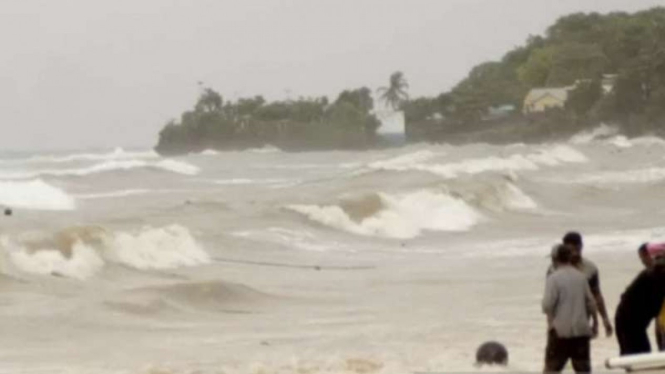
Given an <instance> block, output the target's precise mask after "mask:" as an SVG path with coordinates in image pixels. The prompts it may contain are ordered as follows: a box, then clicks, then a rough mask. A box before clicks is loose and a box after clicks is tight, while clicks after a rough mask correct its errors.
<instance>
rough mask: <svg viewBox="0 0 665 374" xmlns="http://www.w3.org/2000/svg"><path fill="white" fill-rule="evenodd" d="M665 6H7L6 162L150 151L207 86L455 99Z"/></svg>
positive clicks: (127, 2)
mask: <svg viewBox="0 0 665 374" xmlns="http://www.w3.org/2000/svg"><path fill="white" fill-rule="evenodd" d="M662 4H663V0H595V1H592V0H547V1H544V0H543V1H537V0H408V1H407V0H400V1H397V0H235V1H225V0H179V1H175V0H104V1H102V0H43V1H37V0H0V6H1V7H0V150H2V149H61V148H87V147H114V146H144V147H147V146H152V145H154V143H155V142H156V139H157V133H158V131H159V129H160V128H161V127H162V125H163V124H164V122H165V121H167V120H168V119H169V118H175V117H177V116H178V115H179V113H180V112H182V111H183V110H184V109H186V108H188V107H190V106H191V105H192V102H193V101H194V100H195V98H196V95H197V91H198V87H197V85H196V82H197V81H199V80H201V81H203V82H205V83H206V84H207V85H209V86H211V87H213V88H215V89H217V90H218V91H220V92H221V93H222V94H223V95H224V96H225V97H228V98H233V97H236V96H238V95H250V94H263V95H264V96H266V97H267V98H269V99H276V98H283V97H285V96H286V95H287V93H289V94H290V96H292V97H296V96H300V95H303V96H314V95H328V96H333V95H335V94H336V93H338V92H339V91H340V90H342V89H344V88H352V87H359V86H363V85H366V86H369V87H370V88H372V89H374V88H377V87H379V86H381V85H384V82H385V81H386V80H387V78H388V75H389V74H390V73H391V72H393V71H395V70H402V71H404V73H405V74H406V77H407V79H408V81H409V83H410V85H411V89H410V93H411V94H412V95H416V96H418V95H431V94H436V93H439V92H442V91H445V90H447V89H449V88H450V87H451V86H452V85H454V84H455V83H456V82H457V81H459V80H460V79H462V78H463V77H464V76H465V75H466V73H467V72H468V70H469V69H470V68H471V67H472V66H473V65H474V64H477V63H479V62H482V61H484V60H490V59H497V58H500V57H501V56H502V55H503V53H505V52H506V51H507V50H508V49H510V48H512V47H514V46H516V45H519V44H521V43H523V42H524V41H525V39H526V37H527V36H528V35H529V34H541V33H542V32H543V31H544V30H545V28H546V27H547V26H548V25H550V24H551V23H552V22H553V21H554V20H555V19H556V18H558V17H559V16H561V15H563V14H567V13H571V12H575V11H600V12H607V11H612V10H628V11H634V10H640V9H647V8H649V7H653V6H656V5H662Z"/></svg>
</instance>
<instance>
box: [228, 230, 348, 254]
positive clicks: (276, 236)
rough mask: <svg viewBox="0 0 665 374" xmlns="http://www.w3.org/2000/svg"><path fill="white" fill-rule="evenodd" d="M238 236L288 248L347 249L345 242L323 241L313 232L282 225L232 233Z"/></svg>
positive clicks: (315, 249) (322, 250)
mask: <svg viewBox="0 0 665 374" xmlns="http://www.w3.org/2000/svg"><path fill="white" fill-rule="evenodd" d="M232 235H233V236H236V237H239V238H247V239H253V240H260V241H268V242H272V243H277V244H280V245H283V246H285V247H289V248H293V247H295V248H297V249H301V250H305V251H313V252H327V251H330V250H336V251H340V250H348V248H347V247H346V245H345V244H343V243H338V242H323V241H322V240H321V239H320V238H318V237H317V236H316V235H314V234H313V233H311V232H309V231H306V230H293V229H288V228H284V227H270V228H268V229H266V230H263V229H261V230H247V231H238V232H234V233H233V234H232Z"/></svg>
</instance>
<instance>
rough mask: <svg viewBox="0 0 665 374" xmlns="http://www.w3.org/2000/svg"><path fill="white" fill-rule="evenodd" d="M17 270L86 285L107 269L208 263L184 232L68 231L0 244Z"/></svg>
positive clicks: (86, 228) (5, 239) (161, 229)
mask: <svg viewBox="0 0 665 374" xmlns="http://www.w3.org/2000/svg"><path fill="white" fill-rule="evenodd" d="M0 247H2V249H3V250H4V252H3V253H4V254H5V255H6V256H7V257H8V258H9V260H10V262H11V263H12V264H13V266H14V267H15V269H17V270H18V271H21V272H25V273H32V274H40V275H59V276H64V277H69V278H74V279H87V278H90V277H91V276H93V275H95V274H96V273H97V272H99V271H100V270H101V269H102V268H103V267H104V266H105V265H106V264H107V263H115V264H121V265H125V266H128V267H131V268H134V269H138V270H151V269H152V270H159V269H174V268H179V267H186V266H197V265H202V264H206V263H209V262H210V258H209V256H208V254H207V253H206V252H205V251H204V250H203V249H202V248H201V247H200V246H199V245H198V243H197V242H196V240H195V239H194V238H193V236H192V235H191V233H190V232H189V230H188V229H187V228H185V227H183V226H179V225H171V226H166V227H159V228H152V227H146V228H143V229H141V230H137V231H132V232H125V231H108V230H106V229H104V228H102V227H98V226H83V227H72V228H69V229H65V230H62V231H58V232H56V233H52V234H48V233H24V234H19V235H14V236H11V237H10V236H3V237H2V238H0Z"/></svg>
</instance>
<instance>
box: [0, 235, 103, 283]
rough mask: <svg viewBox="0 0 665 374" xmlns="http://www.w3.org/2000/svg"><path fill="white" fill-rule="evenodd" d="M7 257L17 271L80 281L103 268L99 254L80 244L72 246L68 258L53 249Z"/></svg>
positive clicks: (25, 252) (22, 251)
mask: <svg viewBox="0 0 665 374" xmlns="http://www.w3.org/2000/svg"><path fill="white" fill-rule="evenodd" d="M9 257H10V259H11V260H12V262H13V264H14V265H15V266H16V268H17V269H18V270H20V271H23V272H26V273H32V274H40V275H59V276H65V277H69V278H74V279H81V280H82V279H86V278H89V277H91V276H93V275H94V274H95V273H97V272H98V271H99V270H100V269H101V268H102V267H103V266H104V260H102V258H101V257H100V256H99V254H98V253H97V252H95V250H94V249H92V248H90V247H88V246H86V245H84V244H82V243H75V244H74V245H73V247H72V254H71V257H69V258H67V257H66V256H65V255H63V253H62V252H60V251H58V250H53V249H45V250H39V251H35V252H32V253H30V252H28V251H25V250H18V251H12V252H10V254H9Z"/></svg>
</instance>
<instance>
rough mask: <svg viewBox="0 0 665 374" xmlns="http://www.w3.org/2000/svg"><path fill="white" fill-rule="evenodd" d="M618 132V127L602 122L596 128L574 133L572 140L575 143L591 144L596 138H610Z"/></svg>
mask: <svg viewBox="0 0 665 374" xmlns="http://www.w3.org/2000/svg"><path fill="white" fill-rule="evenodd" d="M617 134H619V129H618V128H616V127H614V126H608V125H606V124H601V125H600V126H598V127H596V128H594V129H591V130H585V131H582V132H580V133H577V134H575V135H573V137H571V138H570V142H571V143H573V144H589V143H591V142H593V141H595V140H598V139H606V138H610V137H612V136H615V135H617Z"/></svg>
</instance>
